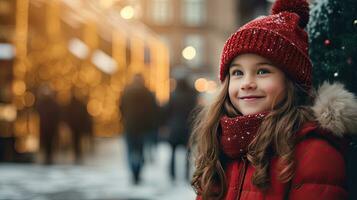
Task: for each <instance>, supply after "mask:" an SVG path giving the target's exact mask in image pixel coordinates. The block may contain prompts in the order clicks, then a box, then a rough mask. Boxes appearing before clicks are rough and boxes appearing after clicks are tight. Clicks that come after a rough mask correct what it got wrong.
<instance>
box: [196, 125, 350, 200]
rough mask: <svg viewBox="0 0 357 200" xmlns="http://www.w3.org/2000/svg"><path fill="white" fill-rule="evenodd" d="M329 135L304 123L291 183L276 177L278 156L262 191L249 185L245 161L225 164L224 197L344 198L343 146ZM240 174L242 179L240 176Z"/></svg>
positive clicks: (231, 199)
mask: <svg viewBox="0 0 357 200" xmlns="http://www.w3.org/2000/svg"><path fill="white" fill-rule="evenodd" d="M329 134H330V133H329V132H326V131H322V130H321V129H317V125H316V123H307V124H306V125H305V126H304V127H303V128H302V129H301V130H300V131H299V132H298V133H297V135H298V137H301V138H302V141H301V142H299V143H298V144H297V146H296V149H295V157H296V160H295V161H296V171H295V176H294V178H293V179H292V181H291V183H290V184H287V183H285V184H284V183H281V182H280V181H279V180H278V174H279V169H278V167H277V161H278V159H277V158H275V159H273V160H272V161H271V163H270V173H271V175H270V177H271V186H270V188H269V189H268V191H267V192H266V193H265V194H263V193H262V192H261V191H260V190H259V189H258V188H257V187H255V186H254V185H253V184H252V181H251V180H252V176H253V173H254V171H255V169H254V167H253V166H252V165H250V164H248V163H247V161H245V160H235V161H231V162H229V163H226V169H225V172H226V178H227V184H228V190H227V193H226V197H225V199H226V200H236V199H239V200H260V199H262V200H263V199H264V200H283V199H291V200H317V199H323V200H344V199H347V190H346V188H345V186H346V185H345V183H346V173H345V161H344V156H343V153H342V152H343V151H344V149H343V148H341V147H343V146H344V145H343V144H344V142H343V141H341V140H339V139H337V138H335V137H333V136H332V135H329ZM336 145H337V146H336ZM244 163H246V166H244V165H245V164H244ZM244 168H246V170H244ZM240 176H241V177H242V178H239V177H240ZM238 191H240V194H239V192H238ZM238 195H239V196H240V197H239V198H238V197H237V196H238ZM286 197H288V198H286ZM197 200H201V197H200V196H198V197H197Z"/></svg>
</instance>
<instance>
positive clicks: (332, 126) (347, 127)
mask: <svg viewBox="0 0 357 200" xmlns="http://www.w3.org/2000/svg"><path fill="white" fill-rule="evenodd" d="M312 110H313V111H314V114H315V117H316V119H317V121H318V122H319V123H320V125H321V127H322V128H324V129H327V130H329V131H331V132H332V133H334V134H336V136H339V137H342V136H343V134H346V133H350V134H357V99H356V97H355V96H354V94H353V93H350V92H348V91H347V90H346V89H345V88H344V86H343V85H342V84H340V83H334V84H329V83H327V82H325V83H323V84H322V86H321V87H320V88H319V89H318V91H317V96H316V99H315V104H314V106H313V107H312Z"/></svg>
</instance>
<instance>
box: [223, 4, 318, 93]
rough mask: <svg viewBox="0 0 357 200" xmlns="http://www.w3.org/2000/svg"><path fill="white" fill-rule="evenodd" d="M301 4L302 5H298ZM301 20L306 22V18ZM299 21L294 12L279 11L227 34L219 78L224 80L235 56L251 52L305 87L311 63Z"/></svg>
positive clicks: (304, 33) (308, 85)
mask: <svg viewBox="0 0 357 200" xmlns="http://www.w3.org/2000/svg"><path fill="white" fill-rule="evenodd" d="M284 1H291V0H280V1H278V2H279V3H282V2H283V3H284ZM300 1H301V0H300ZM304 6H305V4H304V5H302V7H304ZM273 7H274V6H273ZM298 9H301V8H298ZM306 9H308V7H307V8H306ZM304 18H306V16H304ZM303 20H305V21H306V19H303ZM300 23H301V22H300V16H299V15H298V14H296V13H294V12H287V11H282V12H280V13H277V14H273V15H269V16H266V17H260V18H257V19H255V20H253V21H251V22H249V23H247V24H245V25H244V26H242V27H241V28H240V29H238V31H237V32H235V33H234V34H232V35H231V36H230V37H229V39H228V40H227V41H226V43H225V45H224V48H223V51H222V55H221V64H220V80H221V81H222V82H223V81H224V79H225V76H226V74H227V73H228V70H229V65H230V63H231V62H232V60H233V59H234V58H235V57H236V56H238V55H239V54H243V53H255V54H258V55H260V56H263V57H265V58H267V59H269V60H270V61H271V62H273V64H275V65H276V66H277V67H279V68H280V69H281V70H282V71H284V72H285V74H286V75H287V76H288V77H289V78H290V79H292V80H293V81H295V82H296V83H298V84H299V85H300V86H302V87H303V88H305V89H306V90H309V89H310V88H311V73H312V64H311V61H310V59H309V56H308V35H307V33H306V31H305V30H304V29H303V28H302V27H300V25H299V24H300Z"/></svg>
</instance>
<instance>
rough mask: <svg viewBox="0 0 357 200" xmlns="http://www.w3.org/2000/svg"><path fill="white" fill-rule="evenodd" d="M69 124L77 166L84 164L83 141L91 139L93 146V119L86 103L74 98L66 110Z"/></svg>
mask: <svg viewBox="0 0 357 200" xmlns="http://www.w3.org/2000/svg"><path fill="white" fill-rule="evenodd" d="M66 119H67V123H68V125H69V127H70V129H71V132H72V145H73V147H72V148H73V153H74V156H75V162H76V164H81V163H82V162H83V139H84V138H86V137H88V138H86V139H89V140H90V141H91V145H93V142H92V139H93V135H92V133H93V131H92V118H91V116H90V115H89V113H88V112H87V107H86V105H85V103H83V102H82V101H80V100H78V99H77V98H75V97H74V96H72V99H71V102H70V104H69V105H68V106H67V110H66Z"/></svg>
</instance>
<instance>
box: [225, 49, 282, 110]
mask: <svg viewBox="0 0 357 200" xmlns="http://www.w3.org/2000/svg"><path fill="white" fill-rule="evenodd" d="M285 83H286V82H285V74H284V72H282V71H281V70H280V69H278V68H277V67H275V66H273V65H272V63H271V62H270V61H269V60H267V59H265V58H264V57H262V56H259V55H257V54H241V55H238V56H237V57H236V58H235V59H234V60H233V61H232V63H231V66H230V68H229V87H228V93H229V99H230V101H231V102H232V104H233V106H234V107H235V108H236V109H237V110H238V111H239V112H241V113H242V115H251V114H256V113H260V112H264V111H269V110H272V108H273V107H274V106H275V105H276V104H278V103H280V102H281V101H282V100H283V99H284V97H285V95H286V84H285Z"/></svg>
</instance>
